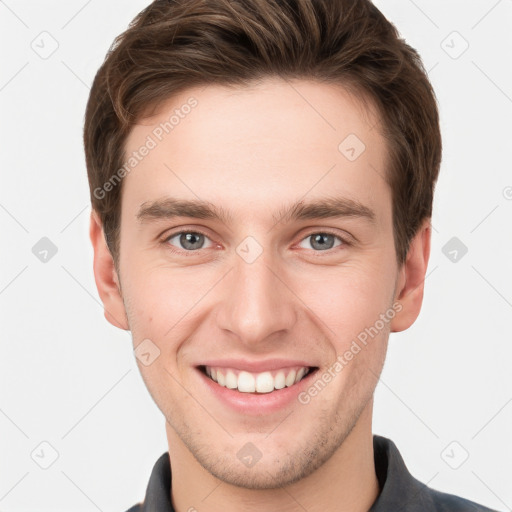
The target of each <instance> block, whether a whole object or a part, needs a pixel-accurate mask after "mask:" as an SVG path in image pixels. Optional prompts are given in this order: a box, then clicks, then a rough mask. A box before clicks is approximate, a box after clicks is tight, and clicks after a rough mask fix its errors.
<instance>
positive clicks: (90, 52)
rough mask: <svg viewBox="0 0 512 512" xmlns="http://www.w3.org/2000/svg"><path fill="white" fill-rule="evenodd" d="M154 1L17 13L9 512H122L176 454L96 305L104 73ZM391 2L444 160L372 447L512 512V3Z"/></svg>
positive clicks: (5, 310) (117, 0)
mask: <svg viewBox="0 0 512 512" xmlns="http://www.w3.org/2000/svg"><path fill="white" fill-rule="evenodd" d="M147 3H148V2H147V1H145V0H144V1H142V0H129V1H127V0H104V1H101V2H100V1H99V0H89V1H84V0H67V1H64V0H54V1H45V2H40V1H35V0H30V1H24V2H22V1H16V0H6V1H0V34H1V37H2V44H1V45H0V52H1V55H0V59H1V65H0V108H1V111H0V116H1V127H0V130H1V132H0V140H1V146H0V151H1V153H0V154H1V159H0V168H1V173H2V178H1V179H2V186H1V189H0V232H1V239H0V240H1V241H0V244H1V245H0V254H1V265H0V319H1V331H2V335H1V346H0V348H1V356H0V375H1V382H0V450H1V451H0V510H1V511H2V512H18V511H52V512H55V511H70V510H73V511H95V510H100V511H107V510H109V511H124V510H125V509H127V508H128V507H129V506H131V505H133V504H134V503H135V502H137V501H140V500H141V499H142V498H143V495H144V491H145V487H146V484H147V480H148V478H149V474H150V471H151V468H152V466H153V464H154V462H155V460H156V458H157V457H158V456H159V455H160V454H161V453H163V452H164V451H165V450H166V449H167V444H166V438H165V431H164V419H163V416H162V415H161V413H160V412H159V411H158V409H157V408H156V406H155V405H154V403H153V402H152V400H151V398H150V396H149V394H148V392H147V391H146V388H145V386H144V384H143V382H142V379H141V377H140V375H139V372H138V369H137V366H136V364H135V359H134V356H133V353H132V349H131V339H130V335H129V333H126V332H122V331H120V330H117V329H115V328H114V327H112V326H111V325H110V324H108V323H107V321H106V320H105V319H104V317H103V310H102V307H101V304H100V301H99V297H98V294H97V292H96V288H95V284H94V279H93V273H92V248H91V247H90V242H89V238H88V220H89V211H90V207H89V200H88V185H87V178H86V171H85V164H84V157H83V149H82V140H81V137H82V125H83V114H84V109H85V104H86V100H87V95H88V92H89V86H90V84H91V82H92V79H93V76H94V74H95V72H96V70H97V68H98V67H99V65H100V64H101V62H102V60H103V58H104V55H105V53H106V51H107V49H108V47H109V45H110V43H111V42H112V40H113V38H114V37H115V36H116V35H117V34H119V33H120V32H121V31H123V30H124V29H125V28H126V26H127V24H128V22H129V21H130V20H131V19H132V18H133V16H134V15H135V14H136V13H137V12H138V11H140V10H141V9H142V8H143V7H144V6H145V5H147ZM376 4H377V5H378V7H379V8H380V9H381V10H382V11H383V12H384V14H385V15H386V16H387V17H388V18H389V19H390V20H391V21H392V22H393V23H394V24H395V25H396V26H397V27H398V29H399V30H400V32H401V34H402V35H403V36H404V37H405V39H406V40H407V41H408V42H409V43H410V44H411V45H412V46H414V47H416V48H417V49H418V50H419V52H420V54H421V55H422V57H423V60H424V63H425V67H426V69H427V70H429V75H430V78H431V80H432V82H433V85H434V88H435V90H436V92H437V95H438V99H439V103H440V113H441V119H442V131H443V137H444V157H443V164H442V169H441V177H440V180H439V184H438V187H437V192H436V199H435V204H434V208H435V213H434V216H433V226H434V228H435V231H434V233H433V246H432V255H431V260H430V265H429V272H428V277H427V280H426V295H425V302H424V307H423V311H422V313H421V315H420V317H419V319H418V321H417V322H416V324H415V325H414V326H413V327H411V328H410V329H409V330H408V331H406V332H404V333H401V334H393V335H392V336H391V340H390V346H389V353H388V358H387V361H386V364H385V367H384V371H383V374H382V379H381V382H380V383H379V385H378V387H377V391H376V396H375V402H376V404H375V415H374V425H373V430H374V432H375V433H378V434H381V435H384V436H387V437H390V438H391V439H393V440H394V442H395V443H396V444H397V446H398V448H399V449H400V451H401V453H402V455H403V457H404V459H405V462H406V464H407V466H408V468H409V470H410V471H411V472H412V474H413V475H414V476H415V477H416V478H418V479H419V480H421V481H423V482H424V483H428V485H430V486H431V487H434V488H436V489H439V490H443V491H446V492H451V493H455V494H458V495H461V496H464V497H466V498H469V499H472V500H475V501H477V502H480V503H483V504H485V505H487V506H489V507H492V508H495V509H497V510H500V511H505V510H507V511H508V510H511V507H512V487H511V485H510V483H511V481H512V462H511V461H512V443H511V441H510V433H511V426H512V382H511V380H512V377H511V371H510V362H511V360H512V348H511V335H510V322H511V320H512V230H511V221H512V166H511V160H512V159H511V149H510V148H511V144H512V138H511V136H512V128H511V126H512V122H511V121H512V72H511V59H510V51H511V50H512V31H511V30H510V27H511V26H512V1H511V0H500V1H496V0H479V1H474V2H468V1H463V0H457V1H455V0H449V1H446V0H435V1H434V0H415V1H412V0H400V1H398V0H396V1H395V0H379V1H377V2H376ZM57 45H58V47H57ZM467 45H469V46H468V48H467V49H466V46H467ZM52 50H55V51H54V52H53V53H52V54H51V55H50V52H51V51H52ZM463 50H465V51H464V52H463ZM462 52H463V53H462ZM43 237H47V238H48V239H50V240H51V242H52V243H53V244H55V246H56V248H57V253H56V254H55V255H54V256H53V257H52V254H51V252H50V253H48V255H47V260H48V261H47V262H42V261H40V259H38V257H36V255H35V254H34V253H33V247H34V246H36V244H37V243H38V242H39V241H40V239H41V238H43ZM453 237H457V239H458V241H457V240H455V241H451V242H450V240H451V239H452V238H453ZM42 243H44V242H42ZM461 243H463V244H464V245H465V246H466V247H467V249H468V252H467V254H465V255H463V251H462V249H461V248H462V246H461ZM446 244H449V245H446ZM453 244H455V245H453ZM443 248H444V252H443ZM36 249H38V250H41V248H40V247H39V246H36ZM38 250H35V252H36V253H37V252H38ZM453 251H456V252H453ZM445 253H446V254H445ZM39 256H40V257H43V256H44V252H43V253H41V254H40V255H39ZM454 258H456V261H452V260H453V259H454ZM41 443H49V445H48V444H43V445H41ZM50 445H51V446H50ZM53 450H55V452H56V453H57V454H58V458H57V459H56V460H55V462H53V463H52V460H53V458H52V457H54V455H55V454H54V452H53ZM467 455H469V457H468V458H467V460H464V459H465V457H466V456H467ZM51 463H52V464H51ZM50 464H51V465H50ZM41 465H43V466H44V465H49V467H48V468H47V469H43V468H42V467H41ZM455 466H460V467H458V469H453V467H455Z"/></svg>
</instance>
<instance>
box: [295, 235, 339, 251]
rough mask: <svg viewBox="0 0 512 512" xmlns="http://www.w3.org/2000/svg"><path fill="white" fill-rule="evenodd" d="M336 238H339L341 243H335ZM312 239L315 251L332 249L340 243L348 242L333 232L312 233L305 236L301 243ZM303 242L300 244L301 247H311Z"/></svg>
mask: <svg viewBox="0 0 512 512" xmlns="http://www.w3.org/2000/svg"><path fill="white" fill-rule="evenodd" d="M336 239H338V240H339V243H338V244H337V245H335V242H336ZM308 241H310V244H311V247H312V248H313V249H314V250H315V251H327V250H329V249H332V248H334V247H338V246H340V245H342V244H343V245H344V244H346V242H345V241H344V240H343V239H342V238H341V237H339V236H337V235H334V234H333V233H323V232H321V233H311V234H310V235H308V236H307V237H306V238H304V239H303V240H302V241H301V244H302V243H304V242H308ZM301 244H299V246H300V247H303V248H305V249H309V248H310V247H304V246H302V245H301Z"/></svg>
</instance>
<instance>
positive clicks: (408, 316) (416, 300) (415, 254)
mask: <svg viewBox="0 0 512 512" xmlns="http://www.w3.org/2000/svg"><path fill="white" fill-rule="evenodd" d="M431 234H432V228H431V224H430V219H426V220H425V221H424V222H423V224H422V225H421V227H420V229H419V230H418V232H417V233H416V235H415V236H414V238H413V239H412V240H411V243H410V245H409V250H408V252H407V257H406V260H405V262H404V263H403V264H402V267H401V268H400V271H399V275H398V279H397V286H396V290H395V301H399V302H400V304H401V306H402V309H401V310H400V311H399V312H398V313H397V314H396V315H395V317H394V318H393V320H392V321H391V332H400V331H405V330H406V329H408V328H409V327H410V326H411V325H412V324H413V323H414V322H415V320H416V318H418V315H419V314H420V310H421V305H422V303H423V285H424V282H425V274H426V272H427V266H428V259H429V256H430V238H431Z"/></svg>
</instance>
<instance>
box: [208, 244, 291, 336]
mask: <svg viewBox="0 0 512 512" xmlns="http://www.w3.org/2000/svg"><path fill="white" fill-rule="evenodd" d="M245 249H248V251H247V250H246V251H245V252H244V245H243V244H241V246H240V247H239V248H238V250H237V254H236V255H235V258H234V268H233V270H232V271H231V272H230V276H229V280H227V282H226V283H225V286H227V288H228V289H227V291H226V293H225V294H224V295H223V296H224V297H225V300H224V301H223V302H222V304H220V305H219V307H220V311H218V316H217V319H218V324H219V325H218V326H219V327H220V328H222V329H225V330H228V331H231V332H232V333H233V334H235V335H236V336H237V337H238V339H239V341H240V342H242V343H244V344H247V345H249V344H252V345H253V344H258V343H259V342H262V341H265V340H266V339H267V338H268V337H269V336H270V335H272V334H273V333H276V332H279V331H283V330H289V329H290V328H291V327H292V326H293V324H294V323H295V321H296V312H295V305H294V301H293V294H292V293H291V291H290V290H289V289H288V288H287V287H286V285H285V284H284V283H283V282H282V281H281V280H280V279H279V278H278V277H277V276H278V275H279V269H278V263H277V261H276V260H275V258H274V257H272V256H271V252H272V251H270V250H269V251H263V252H262V253H261V254H260V255H259V256H257V257H256V259H254V260H252V258H251V257H248V255H249V254H251V251H252V257H254V251H255V248H254V247H251V246H250V245H249V246H245Z"/></svg>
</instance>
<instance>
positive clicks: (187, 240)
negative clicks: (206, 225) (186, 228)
mask: <svg viewBox="0 0 512 512" xmlns="http://www.w3.org/2000/svg"><path fill="white" fill-rule="evenodd" d="M202 236H203V235H201V234H200V233H183V234H182V235H181V236H180V243H181V245H182V247H184V248H185V249H187V250H192V249H200V248H201V246H202V245H203V244H202V243H200V244H199V247H197V246H196V245H197V244H198V241H201V242H202V240H201V237H202Z"/></svg>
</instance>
